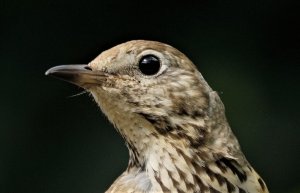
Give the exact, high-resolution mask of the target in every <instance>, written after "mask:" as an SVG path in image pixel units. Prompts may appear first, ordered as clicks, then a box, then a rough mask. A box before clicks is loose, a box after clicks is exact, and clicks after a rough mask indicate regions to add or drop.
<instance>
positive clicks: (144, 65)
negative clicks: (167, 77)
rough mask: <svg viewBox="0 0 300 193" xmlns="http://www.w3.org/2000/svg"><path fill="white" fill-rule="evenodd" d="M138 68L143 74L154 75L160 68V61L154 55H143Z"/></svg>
mask: <svg viewBox="0 0 300 193" xmlns="http://www.w3.org/2000/svg"><path fill="white" fill-rule="evenodd" d="M139 69H140V71H141V72H142V73H143V74H145V75H154V74H156V73H158V71H159V69H160V61H159V59H158V58H157V57H156V56H153V55H146V56H143V57H142V58H141V60H140V62H139Z"/></svg>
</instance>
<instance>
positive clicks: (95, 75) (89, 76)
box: [45, 65, 106, 89]
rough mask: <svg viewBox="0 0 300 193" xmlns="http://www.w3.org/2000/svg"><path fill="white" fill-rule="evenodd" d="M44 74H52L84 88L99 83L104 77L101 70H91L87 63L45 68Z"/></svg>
mask: <svg viewBox="0 0 300 193" xmlns="http://www.w3.org/2000/svg"><path fill="white" fill-rule="evenodd" d="M45 75H46V76H53V77H55V78H58V79H61V80H64V81H67V82H69V83H72V84H75V85H77V86H80V87H82V88H86V89H87V88H90V87H91V86H95V85H99V84H101V83H102V82H103V81H104V80H105V79H106V76H105V74H104V73H103V72H100V71H92V69H91V68H90V67H89V66H88V65H61V66H55V67H53V68H50V69H49V70H47V72H46V73H45Z"/></svg>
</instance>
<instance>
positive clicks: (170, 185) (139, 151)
mask: <svg viewBox="0 0 300 193" xmlns="http://www.w3.org/2000/svg"><path fill="white" fill-rule="evenodd" d="M45 74H46V75H49V76H53V77H55V78H58V79H61V80H64V81H67V82H69V83H72V84H75V85H77V86H79V87H82V88H83V89H85V90H86V91H87V92H88V93H90V95H91V96H92V97H93V98H94V100H95V102H96V103H97V104H98V106H99V107H100V109H101V111H102V112H103V113H104V114H105V115H106V117H107V118H108V120H109V121H110V122H111V123H112V124H113V125H114V127H115V128H116V130H117V132H118V133H119V134H120V135H121V136H122V138H123V139H124V141H125V144H126V146H127V147H128V150H129V162H128V166H127V169H126V170H125V171H124V172H123V173H122V174H121V175H120V176H119V177H118V178H117V179H116V180H115V181H114V182H113V183H112V185H111V186H110V187H109V188H108V189H107V190H106V193H173V192H174V193H268V188H267V186H266V184H265V182H264V181H263V179H262V178H261V177H260V176H259V174H258V173H257V172H256V171H255V169H254V168H253V167H252V166H251V165H250V163H249V162H248V161H247V159H246V157H245V155H244V154H243V152H242V150H241V147H240V145H239V142H238V140H237V138H236V137H235V135H234V133H233V132H232V130H231V128H230V125H229V123H228V121H227V119H226V115H225V108H224V105H223V103H222V101H221V99H220V97H219V95H218V93H217V92H216V91H214V90H213V89H212V88H211V87H210V86H209V85H208V83H207V82H206V80H205V79H204V78H203V76H202V74H201V73H200V71H199V70H198V69H197V67H196V65H195V64H194V63H193V62H192V61H191V60H190V59H189V58H188V57H187V56H186V55H185V54H183V53H182V52H180V51H179V50H178V49H176V48H174V47H172V46H171V45H168V44H165V43H161V42H158V41H150V40H131V41H127V42H125V43H122V44H119V45H117V46H114V47H112V48H110V49H108V50H106V51H103V52H102V53H100V55H98V56H97V57H96V58H95V59H94V60H92V61H91V62H89V63H88V64H81V65H59V66H55V67H52V68H50V69H49V70H48V71H46V73H45Z"/></svg>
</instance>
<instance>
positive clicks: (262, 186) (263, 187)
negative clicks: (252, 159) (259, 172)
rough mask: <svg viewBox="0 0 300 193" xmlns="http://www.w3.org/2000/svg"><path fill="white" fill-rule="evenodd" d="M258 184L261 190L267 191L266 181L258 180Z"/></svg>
mask: <svg viewBox="0 0 300 193" xmlns="http://www.w3.org/2000/svg"><path fill="white" fill-rule="evenodd" d="M258 183H259V185H260V187H261V189H262V190H263V191H265V190H266V185H265V183H264V181H263V180H262V179H261V178H258Z"/></svg>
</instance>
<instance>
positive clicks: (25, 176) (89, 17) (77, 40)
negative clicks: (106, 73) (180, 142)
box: [0, 0, 300, 193]
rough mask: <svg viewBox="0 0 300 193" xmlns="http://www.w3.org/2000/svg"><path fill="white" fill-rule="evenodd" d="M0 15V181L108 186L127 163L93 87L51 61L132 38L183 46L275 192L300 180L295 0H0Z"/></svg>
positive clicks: (14, 185)
mask: <svg viewBox="0 0 300 193" xmlns="http://www.w3.org/2000/svg"><path fill="white" fill-rule="evenodd" d="M0 15H1V17H0V22H1V30H0V38H1V41H0V59H1V72H2V73H1V76H0V80H1V83H2V89H1V95H0V97H1V100H0V105H1V110H0V119H1V127H0V192H3V193H15V192H22V193H27V192H28V193H29V192H30V193H48V192H49V193H50V192H51V193H53V192H55V193H60V192H64V193H66V192H76V193H81V192H82V193H83V192H84V193H96V192H103V191H104V190H105V189H106V188H107V187H108V186H109V185H110V184H111V183H112V181H113V180H114V179H115V178H116V177H117V176H118V175H119V174H120V173H121V172H122V171H123V170H124V169H125V168H126V164H127V161H128V153H127V150H126V148H125V146H124V142H123V141H122V139H121V137H119V136H118V134H117V133H116V132H115V131H114V129H113V127H112V126H111V125H110V124H109V122H108V121H107V119H106V118H105V117H104V115H102V113H101V112H100V110H99V109H98V107H97V105H96V104H95V103H94V102H93V101H92V99H91V97H89V96H88V95H87V94H85V95H81V96H77V97H70V96H72V95H74V94H76V93H79V92H81V89H79V88H76V87H74V86H72V85H69V84H67V83H64V82H60V81H57V80H54V79H51V78H49V77H45V76H44V72H45V71H46V70H47V69H48V68H49V67H51V66H54V65H58V64H66V63H69V64H71V63H87V62H89V61H90V60H92V59H93V58H94V57H96V56H97V55H98V54H99V53H100V52H101V51H103V50H105V49H107V48H109V47H111V46H114V45H116V44H118V43H121V42H124V41H127V40H131V39H152V40H158V41H162V42H166V43H169V44H171V45H173V46H175V47H176V48H178V49H179V50H181V51H182V52H184V53H185V54H186V55H188V56H189V57H190V58H191V59H192V60H193V61H194V63H195V64H197V66H198V68H199V70H200V71H201V72H202V74H203V75H204V77H205V78H206V80H207V81H208V83H209V84H210V85H211V86H212V87H213V88H214V89H215V90H216V91H218V92H219V93H220V96H221V98H222V100H223V102H224V104H225V106H226V111H227V116H228V119H229V121H230V124H231V126H232V129H233V130H234V132H235V134H236V135H237V136H238V138H239V141H240V143H241V145H242V148H243V151H244V153H245V154H246V156H247V158H248V160H249V161H250V162H251V163H252V165H253V166H254V167H255V168H256V169H257V171H258V172H259V173H260V174H261V175H262V177H263V178H264V179H265V181H266V183H267V185H268V187H269V189H270V190H271V192H273V193H286V192H291V193H296V192H299V185H300V184H299V173H300V169H299V166H298V165H299V163H300V156H299V152H300V151H299V150H300V140H299V137H298V136H299V134H300V130H299V124H300V121H299V108H300V105H299V98H300V96H299V94H300V93H299V83H300V81H299V80H300V78H299V77H300V76H299V72H300V71H299V70H300V68H299V67H300V66H299V65H300V60H299V59H300V57H299V56H300V55H299V53H300V52H299V51H300V50H299V45H300V44H299V39H300V38H299V34H300V29H299V25H298V24H299V21H298V19H299V18H298V15H299V2H296V1H295V2H292V1H270V0H267V1H237V0H235V1H208V0H204V1H189V2H174V1H147V2H145V1H101V0H98V1H92V0H88V1H84V2H83V1H77V0H72V1H70V0H66V1H49V0H39V1H37V0H29V1H16V0H11V1H7V0H2V1H1V2H0ZM297 188H298V189H297Z"/></svg>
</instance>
